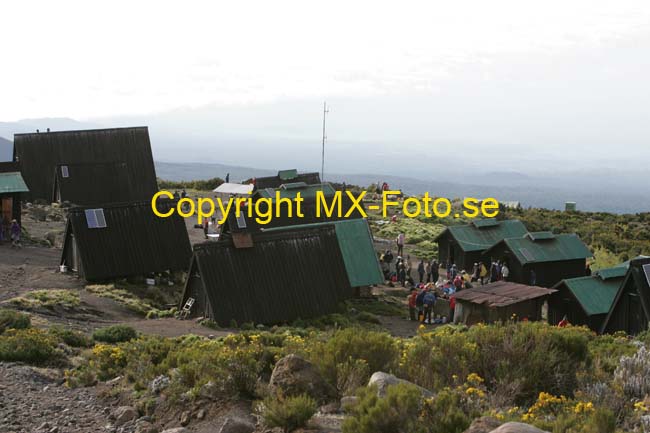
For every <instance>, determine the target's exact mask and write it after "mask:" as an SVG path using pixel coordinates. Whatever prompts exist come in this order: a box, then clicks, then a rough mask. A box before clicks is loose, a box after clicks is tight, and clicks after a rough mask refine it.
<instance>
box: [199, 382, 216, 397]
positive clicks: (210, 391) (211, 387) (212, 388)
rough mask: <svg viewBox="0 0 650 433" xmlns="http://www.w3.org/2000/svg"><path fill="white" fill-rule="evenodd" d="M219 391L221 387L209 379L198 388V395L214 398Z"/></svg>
mask: <svg viewBox="0 0 650 433" xmlns="http://www.w3.org/2000/svg"><path fill="white" fill-rule="evenodd" d="M220 391H221V388H220V387H219V386H218V385H217V384H216V383H214V382H213V381H209V382H208V383H206V384H204V385H203V386H201V389H199V397H201V398H204V399H206V400H216V399H217V398H218V397H219V393H220Z"/></svg>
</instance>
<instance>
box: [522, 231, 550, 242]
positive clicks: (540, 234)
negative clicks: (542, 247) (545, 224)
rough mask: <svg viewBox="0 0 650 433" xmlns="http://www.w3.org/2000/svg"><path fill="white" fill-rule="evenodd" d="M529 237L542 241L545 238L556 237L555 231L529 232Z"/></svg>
mask: <svg viewBox="0 0 650 433" xmlns="http://www.w3.org/2000/svg"><path fill="white" fill-rule="evenodd" d="M528 237H529V238H530V239H532V240H534V241H541V240H545V239H554V238H555V235H554V234H553V232H529V233H528Z"/></svg>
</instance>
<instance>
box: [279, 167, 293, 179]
mask: <svg viewBox="0 0 650 433" xmlns="http://www.w3.org/2000/svg"><path fill="white" fill-rule="evenodd" d="M278 177H279V178H280V180H291V179H295V178H296V177H298V170H296V169H295V168H292V169H289V170H280V171H278Z"/></svg>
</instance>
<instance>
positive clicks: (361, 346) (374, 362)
mask: <svg viewBox="0 0 650 433" xmlns="http://www.w3.org/2000/svg"><path fill="white" fill-rule="evenodd" d="M398 359H399V353H398V348H397V344H396V343H395V340H394V339H393V338H392V337H391V336H390V335H388V334H386V333H383V332H373V331H368V330H365V329H362V328H347V329H343V330H340V331H336V332H334V333H333V334H332V336H331V338H329V339H327V341H317V342H314V344H313V348H312V350H311V352H310V360H311V361H312V362H313V363H314V364H315V365H316V366H318V368H319V370H320V371H321V373H322V374H323V376H324V377H325V378H326V379H327V380H328V381H329V382H330V383H331V384H332V385H334V386H336V385H337V384H338V383H339V378H340V376H341V374H342V372H341V371H340V368H341V366H345V365H346V364H347V363H349V362H351V361H353V362H354V361H357V360H363V361H364V362H365V363H366V364H367V366H368V368H367V369H365V373H364V376H363V377H361V378H359V380H361V381H362V382H365V381H367V380H368V379H369V378H370V374H372V373H374V372H375V371H385V372H391V371H394V370H395V369H396V368H397V365H398V364H397V363H398ZM340 391H341V389H339V392H340Z"/></svg>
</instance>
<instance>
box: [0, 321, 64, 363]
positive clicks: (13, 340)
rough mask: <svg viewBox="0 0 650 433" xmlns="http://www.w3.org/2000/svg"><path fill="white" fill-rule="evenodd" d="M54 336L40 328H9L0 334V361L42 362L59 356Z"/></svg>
mask: <svg viewBox="0 0 650 433" xmlns="http://www.w3.org/2000/svg"><path fill="white" fill-rule="evenodd" d="M56 345H57V341H56V338H54V337H53V336H51V335H50V334H48V333H47V332H45V331H42V330H40V329H34V328H29V329H9V330H7V331H5V333H4V334H2V335H0V361H21V362H27V363H29V364H44V363H47V362H50V361H54V360H56V359H57V358H58V357H59V354H58V353H57V351H56Z"/></svg>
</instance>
